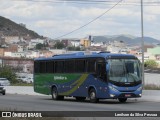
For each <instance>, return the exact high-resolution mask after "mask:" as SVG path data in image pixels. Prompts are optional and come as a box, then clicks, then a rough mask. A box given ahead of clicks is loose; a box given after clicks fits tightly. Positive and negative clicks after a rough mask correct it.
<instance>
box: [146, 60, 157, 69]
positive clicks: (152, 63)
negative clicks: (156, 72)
mask: <svg viewBox="0 0 160 120" xmlns="http://www.w3.org/2000/svg"><path fill="white" fill-rule="evenodd" d="M144 66H145V67H148V68H157V67H158V63H157V62H156V61H155V60H147V61H146V62H145V63H144Z"/></svg>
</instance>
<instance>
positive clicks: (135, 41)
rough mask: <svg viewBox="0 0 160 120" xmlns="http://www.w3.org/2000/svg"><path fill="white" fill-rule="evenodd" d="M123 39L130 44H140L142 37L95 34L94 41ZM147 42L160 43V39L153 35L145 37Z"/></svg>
mask: <svg viewBox="0 0 160 120" xmlns="http://www.w3.org/2000/svg"><path fill="white" fill-rule="evenodd" d="M114 40H115V41H123V42H125V43H126V44H128V45H140V44H141V37H135V36H129V35H115V36H93V41H94V42H109V41H114ZM144 43H145V44H160V40H157V39H154V38H152V37H144Z"/></svg>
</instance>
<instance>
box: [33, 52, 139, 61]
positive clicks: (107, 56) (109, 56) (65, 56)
mask: <svg viewBox="0 0 160 120" xmlns="http://www.w3.org/2000/svg"><path fill="white" fill-rule="evenodd" d="M95 57H101V58H105V59H112V58H115V59H122V58H124V59H125V58H127V59H137V57H135V56H134V55H131V54H115V53H105V52H99V53H92V54H85V53H84V52H77V53H72V54H59V55H54V56H52V57H48V58H45V57H43V58H42V57H41V58H36V59H34V61H39V60H40V61H41V60H42V61H43V60H59V59H73V58H77V59H78V58H79V59H80V58H95Z"/></svg>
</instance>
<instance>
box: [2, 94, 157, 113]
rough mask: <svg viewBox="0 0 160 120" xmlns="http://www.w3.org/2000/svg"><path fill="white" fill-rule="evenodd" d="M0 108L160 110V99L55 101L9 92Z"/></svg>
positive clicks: (3, 98)
mask: <svg viewBox="0 0 160 120" xmlns="http://www.w3.org/2000/svg"><path fill="white" fill-rule="evenodd" d="M0 108H1V109H4V110H20V111H159V110H160V99H159V97H157V98H153V97H152V96H148V95H145V96H143V97H142V98H140V99H129V100H128V101H127V103H125V104H122V103H119V102H118V100H101V101H100V102H99V103H97V104H94V103H90V102H89V101H88V100H86V101H84V102H77V101H76V100H75V99H73V98H67V99H65V100H63V101H53V100H52V99H51V97H50V96H34V95H17V94H7V95H5V96H2V95H1V96H0Z"/></svg>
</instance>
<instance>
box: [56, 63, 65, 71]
mask: <svg viewBox="0 0 160 120" xmlns="http://www.w3.org/2000/svg"><path fill="white" fill-rule="evenodd" d="M54 66H55V73H63V72H64V61H55V64H54Z"/></svg>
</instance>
